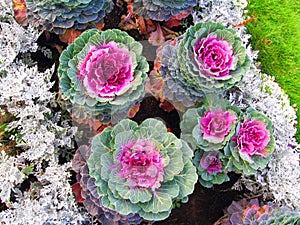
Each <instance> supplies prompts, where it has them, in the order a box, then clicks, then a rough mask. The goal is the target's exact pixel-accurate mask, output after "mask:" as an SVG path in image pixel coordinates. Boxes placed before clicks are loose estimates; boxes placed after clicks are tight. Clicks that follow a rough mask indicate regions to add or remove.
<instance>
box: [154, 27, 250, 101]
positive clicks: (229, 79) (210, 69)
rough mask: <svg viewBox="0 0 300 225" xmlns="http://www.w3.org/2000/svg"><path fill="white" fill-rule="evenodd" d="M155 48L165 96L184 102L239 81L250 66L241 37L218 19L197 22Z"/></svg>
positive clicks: (220, 91)
mask: <svg viewBox="0 0 300 225" xmlns="http://www.w3.org/2000/svg"><path fill="white" fill-rule="evenodd" d="M158 51H161V53H159V54H158V55H160V59H159V60H160V61H161V66H160V68H159V74H160V75H161V77H162V79H163V81H164V86H163V93H164V96H165V97H166V99H167V100H169V101H171V102H174V103H175V104H176V102H182V104H184V105H185V106H192V105H193V104H194V102H196V101H199V100H201V98H202V97H203V95H204V94H207V93H222V92H223V91H225V90H227V89H229V88H230V87H232V86H234V85H236V84H238V83H239V82H240V81H241V80H242V78H243V75H244V74H245V73H246V72H247V71H248V70H249V68H250V58H249V57H248V55H247V54H246V49H245V47H243V46H242V40H241V38H240V37H239V36H238V35H237V33H236V31H235V30H233V29H231V28H226V27H224V26H223V25H221V24H219V23H213V22H207V23H197V24H196V25H194V26H192V27H190V28H189V29H188V30H187V31H186V32H185V33H184V34H183V36H181V37H179V38H177V39H176V40H175V41H170V42H167V43H166V44H164V45H163V46H162V47H161V48H159V49H158ZM186 96H189V99H187V97H186Z"/></svg>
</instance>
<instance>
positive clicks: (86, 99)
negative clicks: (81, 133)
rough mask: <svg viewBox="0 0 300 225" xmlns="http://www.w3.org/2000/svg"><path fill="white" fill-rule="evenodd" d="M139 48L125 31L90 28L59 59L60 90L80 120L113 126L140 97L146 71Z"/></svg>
mask: <svg viewBox="0 0 300 225" xmlns="http://www.w3.org/2000/svg"><path fill="white" fill-rule="evenodd" d="M141 54H142V45H141V44H140V43H138V42H136V41H135V40H134V39H133V38H132V37H130V36H129V35H128V34H127V33H126V32H123V31H120V30H117V29H112V30H106V31H104V32H101V31H98V30H96V29H91V30H87V31H85V32H83V33H82V34H81V35H80V36H79V37H78V38H77V39H76V40H75V41H74V42H73V43H72V44H70V45H69V46H68V47H67V49H66V50H64V52H63V53H62V54H61V56H60V59H59V60H60V65H59V68H58V74H59V78H60V89H61V91H62V93H63V94H64V95H65V97H66V99H67V100H68V101H69V104H68V105H69V106H70V107H69V110H70V111H71V113H72V114H73V115H74V116H75V117H77V118H80V119H85V118H93V119H98V120H99V121H101V122H103V123H109V122H112V123H116V122H118V121H119V120H120V119H123V118H126V116H127V113H128V112H129V110H130V108H131V107H133V106H134V105H136V104H137V103H139V102H140V101H141V100H142V98H143V97H144V84H145V80H146V77H147V72H148V70H149V65H148V63H147V61H146V58H145V57H144V56H142V55H141Z"/></svg>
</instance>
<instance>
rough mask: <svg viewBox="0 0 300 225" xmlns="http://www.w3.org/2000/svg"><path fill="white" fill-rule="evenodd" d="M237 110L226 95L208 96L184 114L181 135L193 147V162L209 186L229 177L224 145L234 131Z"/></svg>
mask: <svg viewBox="0 0 300 225" xmlns="http://www.w3.org/2000/svg"><path fill="white" fill-rule="evenodd" d="M240 113H241V112H240V110H239V109H238V108H237V107H234V106H232V105H230V103H229V102H228V101H226V100H225V99H218V98H216V96H209V97H208V98H206V101H205V102H204V103H203V104H202V106H200V107H198V108H190V109H188V110H187V111H186V112H185V113H184V114H183V118H182V121H181V123H180V129H181V139H183V140H185V141H186V142H187V143H189V144H190V146H191V147H192V149H194V152H195V157H194V159H193V163H194V165H195V166H196V168H197V173H198V175H199V182H200V184H201V185H202V186H204V187H207V188H210V187H212V186H213V185H214V184H222V183H223V182H226V181H229V177H228V175H227V171H226V170H225V166H226V164H227V161H228V160H227V158H226V157H225V156H224V154H223V149H224V146H225V145H226V144H227V143H228V142H229V140H230V139H231V137H232V136H233V135H234V134H235V127H236V125H237V123H238V118H239V115H240Z"/></svg>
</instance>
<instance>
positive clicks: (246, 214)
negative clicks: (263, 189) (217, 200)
mask: <svg viewBox="0 0 300 225" xmlns="http://www.w3.org/2000/svg"><path fill="white" fill-rule="evenodd" d="M273 207H274V206H272V205H271V204H270V205H260V204H259V201H258V199H251V200H250V201H249V202H248V201H247V199H245V198H244V199H241V200H240V201H237V202H236V201H232V203H231V204H230V205H229V206H228V208H227V209H226V210H225V216H223V217H221V218H220V219H219V220H218V221H217V222H216V223H215V224H222V225H240V224H241V225H242V224H247V225H258V224H260V223H259V221H263V220H264V219H266V218H267V217H268V216H269V214H270V211H271V210H272V208H273Z"/></svg>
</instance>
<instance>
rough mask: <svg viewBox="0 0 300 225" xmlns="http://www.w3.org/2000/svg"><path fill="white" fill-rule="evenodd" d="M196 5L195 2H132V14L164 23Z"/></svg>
mask: <svg viewBox="0 0 300 225" xmlns="http://www.w3.org/2000/svg"><path fill="white" fill-rule="evenodd" d="M196 3H197V1H196V0H174V1H168V0H166V1H157V0H134V1H133V3H132V5H133V10H134V12H135V13H136V14H137V15H139V16H142V17H144V18H145V19H152V20H156V21H166V20H169V19H171V17H172V16H175V15H177V14H183V13H184V12H186V11H189V10H190V9H191V8H192V7H194V6H195V5H196Z"/></svg>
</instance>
